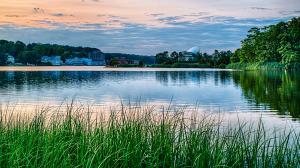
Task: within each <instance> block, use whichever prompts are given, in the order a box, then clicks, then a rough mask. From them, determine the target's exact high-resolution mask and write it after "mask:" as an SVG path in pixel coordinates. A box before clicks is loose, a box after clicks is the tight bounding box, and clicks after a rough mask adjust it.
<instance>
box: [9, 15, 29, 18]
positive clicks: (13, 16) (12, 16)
mask: <svg viewBox="0 0 300 168" xmlns="http://www.w3.org/2000/svg"><path fill="white" fill-rule="evenodd" d="M25 16H26V15H5V17H11V18H19V17H25Z"/></svg>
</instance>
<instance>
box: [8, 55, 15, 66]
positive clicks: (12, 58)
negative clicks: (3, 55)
mask: <svg viewBox="0 0 300 168" xmlns="http://www.w3.org/2000/svg"><path fill="white" fill-rule="evenodd" d="M6 63H7V64H15V57H13V56H12V55H8V56H7V60H6Z"/></svg>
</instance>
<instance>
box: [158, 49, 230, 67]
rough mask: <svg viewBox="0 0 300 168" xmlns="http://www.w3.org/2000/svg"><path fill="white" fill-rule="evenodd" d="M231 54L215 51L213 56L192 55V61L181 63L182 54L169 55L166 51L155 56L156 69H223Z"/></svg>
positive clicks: (204, 54)
mask: <svg viewBox="0 0 300 168" xmlns="http://www.w3.org/2000/svg"><path fill="white" fill-rule="evenodd" d="M232 55H233V53H232V52H231V51H218V50H215V51H214V53H213V54H211V55H210V54H207V53H201V52H199V53H198V54H196V55H194V57H195V59H194V60H193V61H182V60H183V59H182V58H183V57H184V55H183V53H182V52H179V53H177V52H175V51H174V52H172V53H171V54H170V55H169V53H168V52H167V51H165V52H162V53H158V54H156V57H155V58H156V64H157V65H154V66H156V67H173V68H197V67H201V68H202V67H215V68H225V66H226V65H228V64H229V63H230V58H231V57H232Z"/></svg>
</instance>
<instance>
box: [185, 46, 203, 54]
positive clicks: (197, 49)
mask: <svg viewBox="0 0 300 168" xmlns="http://www.w3.org/2000/svg"><path fill="white" fill-rule="evenodd" d="M187 52H191V53H193V54H198V53H199V52H200V48H199V47H192V48H190V49H188V50H187Z"/></svg>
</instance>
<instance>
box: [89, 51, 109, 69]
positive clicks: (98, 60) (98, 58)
mask: <svg viewBox="0 0 300 168" xmlns="http://www.w3.org/2000/svg"><path fill="white" fill-rule="evenodd" d="M88 57H89V59H91V60H92V65H93V66H105V65H106V62H105V55H104V53H102V52H101V51H92V52H90V53H89V54H88Z"/></svg>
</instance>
